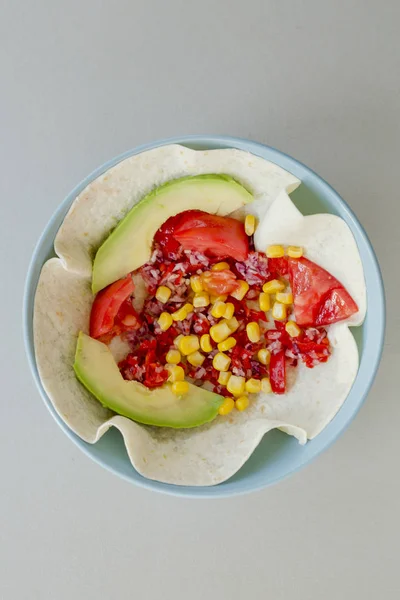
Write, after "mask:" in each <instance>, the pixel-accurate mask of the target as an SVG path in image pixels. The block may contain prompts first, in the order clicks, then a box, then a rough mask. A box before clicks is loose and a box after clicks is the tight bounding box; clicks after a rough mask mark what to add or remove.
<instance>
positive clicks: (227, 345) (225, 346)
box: [218, 337, 236, 352]
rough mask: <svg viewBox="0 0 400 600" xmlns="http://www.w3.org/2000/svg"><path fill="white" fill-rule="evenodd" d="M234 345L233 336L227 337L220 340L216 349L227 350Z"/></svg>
mask: <svg viewBox="0 0 400 600" xmlns="http://www.w3.org/2000/svg"><path fill="white" fill-rule="evenodd" d="M235 346H236V340H235V338H233V337H228V338H227V339H226V340H225V341H223V342H220V343H219V344H218V350H219V351H220V352H227V351H228V350H232V348H234V347H235Z"/></svg>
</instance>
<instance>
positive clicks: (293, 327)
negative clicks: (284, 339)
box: [285, 321, 301, 337]
mask: <svg viewBox="0 0 400 600" xmlns="http://www.w3.org/2000/svg"><path fill="white" fill-rule="evenodd" d="M285 329H286V332H287V333H288V334H289V335H290V337H297V336H298V335H300V333H301V329H300V327H299V326H298V325H297V323H295V322H294V321H288V322H287V323H286V325H285Z"/></svg>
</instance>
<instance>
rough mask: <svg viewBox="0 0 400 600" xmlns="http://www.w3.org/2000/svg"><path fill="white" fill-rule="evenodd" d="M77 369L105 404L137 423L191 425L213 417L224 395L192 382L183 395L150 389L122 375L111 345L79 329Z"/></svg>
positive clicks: (89, 387) (204, 421) (175, 426)
mask: <svg viewBox="0 0 400 600" xmlns="http://www.w3.org/2000/svg"><path fill="white" fill-rule="evenodd" d="M74 370H75V373H76V376H77V378H78V379H79V381H80V382H81V383H82V384H83V385H84V386H85V387H86V388H87V389H88V390H89V392H91V393H92V394H93V396H95V397H96V398H97V400H99V401H100V402H101V403H102V405H103V406H106V407H107V408H110V409H111V410H113V411H114V412H116V413H118V414H120V415H123V416H124V417H129V419H133V420H134V421H137V422H138V423H144V424H146V425H156V426H157V427H174V428H177V429H178V428H181V429H184V428H190V427H197V426H198V425H203V423H208V421H212V420H213V419H215V417H216V416H217V414H218V409H219V407H220V406H221V404H222V402H223V401H224V399H223V397H222V396H219V395H218V394H214V393H213V392H209V391H207V390H204V389H202V388H199V387H197V386H195V385H190V389H189V392H188V393H187V394H185V395H184V396H176V395H175V394H173V393H172V392H171V388H170V386H169V385H168V384H167V385H164V386H163V387H160V388H155V389H153V390H149V389H148V388H147V387H145V386H144V385H142V384H141V383H138V382H137V381H126V380H125V379H123V377H122V375H121V373H120V372H119V369H118V367H117V364H116V362H115V360H114V358H113V355H112V354H111V352H110V350H109V349H108V347H107V346H106V345H105V344H103V343H102V342H99V341H97V340H95V339H93V338H91V337H89V336H88V335H86V334H85V333H82V332H80V333H79V338H78V344H77V347H76V354H75V363H74Z"/></svg>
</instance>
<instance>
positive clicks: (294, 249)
mask: <svg viewBox="0 0 400 600" xmlns="http://www.w3.org/2000/svg"><path fill="white" fill-rule="evenodd" d="M303 252H304V251H303V248H302V247H301V246H289V248H288V249H287V253H288V256H290V258H301V257H302V256H303Z"/></svg>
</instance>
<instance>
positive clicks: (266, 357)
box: [257, 348, 271, 365]
mask: <svg viewBox="0 0 400 600" xmlns="http://www.w3.org/2000/svg"><path fill="white" fill-rule="evenodd" d="M257 358H258V360H259V361H260V363H261V364H262V365H269V361H270V360H271V352H270V351H269V350H267V349H266V348H261V350H259V351H258V352H257Z"/></svg>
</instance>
